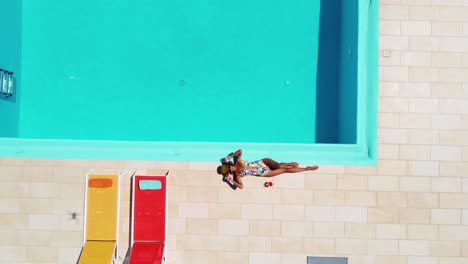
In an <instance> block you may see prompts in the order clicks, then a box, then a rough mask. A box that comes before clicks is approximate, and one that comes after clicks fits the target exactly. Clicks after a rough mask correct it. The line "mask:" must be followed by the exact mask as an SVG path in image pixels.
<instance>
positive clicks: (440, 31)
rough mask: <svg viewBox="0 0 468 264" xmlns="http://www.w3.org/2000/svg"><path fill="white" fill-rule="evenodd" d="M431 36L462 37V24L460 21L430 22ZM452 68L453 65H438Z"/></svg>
mask: <svg viewBox="0 0 468 264" xmlns="http://www.w3.org/2000/svg"><path fill="white" fill-rule="evenodd" d="M432 35H433V36H448V37H455V36H460V35H463V22H460V21H455V22H452V21H432ZM439 66H454V65H439Z"/></svg>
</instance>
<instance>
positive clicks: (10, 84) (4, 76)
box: [0, 69, 14, 99]
mask: <svg viewBox="0 0 468 264" xmlns="http://www.w3.org/2000/svg"><path fill="white" fill-rule="evenodd" d="M13 95H14V76H13V72H11V71H7V70H4V69H0V98H2V99H8V98H11V97H12V96H13Z"/></svg>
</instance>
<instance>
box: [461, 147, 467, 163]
mask: <svg viewBox="0 0 468 264" xmlns="http://www.w3.org/2000/svg"><path fill="white" fill-rule="evenodd" d="M462 160H463V161H468V146H463V149H462Z"/></svg>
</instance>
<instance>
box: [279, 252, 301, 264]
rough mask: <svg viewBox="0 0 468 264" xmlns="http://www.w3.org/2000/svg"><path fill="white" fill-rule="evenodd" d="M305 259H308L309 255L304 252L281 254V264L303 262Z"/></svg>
mask: <svg viewBox="0 0 468 264" xmlns="http://www.w3.org/2000/svg"><path fill="white" fill-rule="evenodd" d="M304 259H307V255H306V254H304V253H302V254H288V253H283V254H281V264H289V263H302V262H303V261H304Z"/></svg>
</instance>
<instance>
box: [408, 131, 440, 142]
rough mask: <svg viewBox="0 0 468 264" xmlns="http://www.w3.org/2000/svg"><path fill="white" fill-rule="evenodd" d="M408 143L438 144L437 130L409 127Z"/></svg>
mask: <svg viewBox="0 0 468 264" xmlns="http://www.w3.org/2000/svg"><path fill="white" fill-rule="evenodd" d="M408 137H409V140H408V143H409V144H439V131H438V130H427V129H409V131H408Z"/></svg>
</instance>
